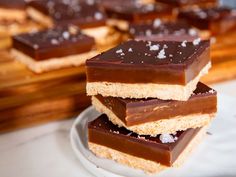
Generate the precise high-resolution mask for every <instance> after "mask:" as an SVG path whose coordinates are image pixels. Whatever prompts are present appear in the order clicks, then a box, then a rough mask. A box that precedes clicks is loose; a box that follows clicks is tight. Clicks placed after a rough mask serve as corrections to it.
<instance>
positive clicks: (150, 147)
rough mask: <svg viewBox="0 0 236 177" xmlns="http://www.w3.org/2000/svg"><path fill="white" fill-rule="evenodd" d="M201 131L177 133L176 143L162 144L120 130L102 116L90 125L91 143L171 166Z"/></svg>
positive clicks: (156, 140)
mask: <svg viewBox="0 0 236 177" xmlns="http://www.w3.org/2000/svg"><path fill="white" fill-rule="evenodd" d="M199 131H200V129H199V128H198V129H188V130H186V131H181V132H177V134H176V135H173V136H174V137H176V141H175V142H173V143H162V142H161V141H160V137H159V136H160V135H158V136H156V137H150V136H138V135H137V134H135V133H132V132H130V131H129V130H127V129H125V128H119V127H117V126H115V125H114V124H112V123H111V122H109V121H108V118H107V117H106V115H104V114H103V115H101V116H100V117H98V118H97V119H96V120H94V121H92V122H90V123H89V125H88V133H89V142H92V143H95V144H99V145H103V146H106V147H109V148H112V149H115V150H118V151H120V152H123V153H127V154H130V155H133V156H136V157H140V158H143V159H146V160H151V161H154V162H157V163H161V164H163V165H166V166H171V165H172V164H173V163H174V162H175V161H176V159H177V158H178V157H179V155H180V154H181V152H183V150H184V149H185V147H186V146H187V145H188V144H189V143H190V142H191V140H192V139H193V138H194V137H195V136H196V134H197V133H198V132H199Z"/></svg>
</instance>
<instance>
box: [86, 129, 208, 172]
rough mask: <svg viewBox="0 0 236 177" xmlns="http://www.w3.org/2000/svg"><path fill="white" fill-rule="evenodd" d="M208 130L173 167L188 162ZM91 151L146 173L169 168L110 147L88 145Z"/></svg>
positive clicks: (199, 136) (188, 148) (203, 130)
mask: <svg viewBox="0 0 236 177" xmlns="http://www.w3.org/2000/svg"><path fill="white" fill-rule="evenodd" d="M206 128H207V127H204V128H202V129H201V130H200V131H199V132H198V134H197V135H196V136H195V137H194V138H193V139H192V140H191V142H190V143H189V144H188V145H187V147H186V148H185V149H184V150H183V152H182V153H181V154H180V155H179V157H178V158H177V160H176V161H175V162H174V164H173V166H172V167H180V166H181V165H183V163H184V162H185V161H186V159H187V158H188V156H189V155H190V154H191V152H192V151H193V149H194V148H196V146H197V145H199V144H200V142H201V141H202V139H203V138H204V136H205V135H206ZM88 146H89V149H90V150H91V151H92V152H93V153H94V154H95V155H96V156H98V157H101V158H106V159H111V160H114V161H116V162H118V163H120V164H123V165H126V166H129V167H132V168H136V169H140V170H143V171H144V172H146V173H151V174H153V173H159V172H161V171H162V170H164V169H167V168H169V167H167V166H164V165H162V164H160V163H156V162H154V161H150V160H146V159H143V158H140V157H135V156H133V155H129V154H126V153H123V152H120V151H117V150H114V149H112V148H109V147H105V146H102V145H98V144H95V143H92V142H89V143H88Z"/></svg>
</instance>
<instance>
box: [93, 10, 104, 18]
mask: <svg viewBox="0 0 236 177" xmlns="http://www.w3.org/2000/svg"><path fill="white" fill-rule="evenodd" d="M94 18H95V19H96V20H101V19H102V18H103V15H102V13H101V12H96V13H95V14H94Z"/></svg>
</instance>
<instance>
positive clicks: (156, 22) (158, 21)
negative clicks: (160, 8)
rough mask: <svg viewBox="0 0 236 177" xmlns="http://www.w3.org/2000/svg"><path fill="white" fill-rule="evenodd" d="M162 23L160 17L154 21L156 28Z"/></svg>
mask: <svg viewBox="0 0 236 177" xmlns="http://www.w3.org/2000/svg"><path fill="white" fill-rule="evenodd" d="M160 25H161V20H160V19H156V20H154V22H153V26H154V28H157V27H159V26H160Z"/></svg>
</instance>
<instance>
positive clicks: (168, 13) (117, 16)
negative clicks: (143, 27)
mask: <svg viewBox="0 0 236 177" xmlns="http://www.w3.org/2000/svg"><path fill="white" fill-rule="evenodd" d="M104 8H105V11H106V13H107V15H108V17H109V18H110V19H109V21H108V24H110V25H114V26H116V27H118V28H119V29H120V30H124V31H127V30H128V26H129V23H143V22H145V21H150V20H154V19H155V18H164V19H170V18H172V8H170V7H168V6H165V5H155V4H143V3H139V2H138V1H130V2H129V3H124V2H123V1H118V2H115V1H114V2H108V3H107V4H105V5H104Z"/></svg>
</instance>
